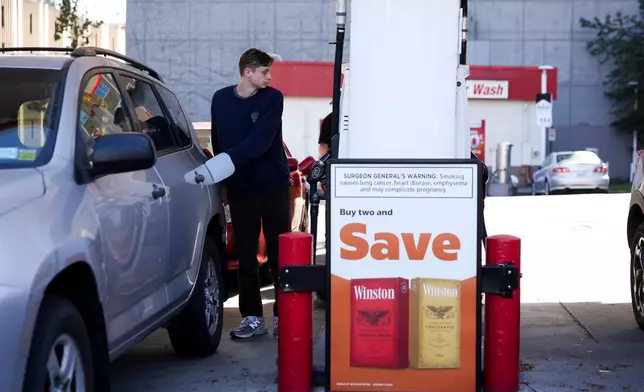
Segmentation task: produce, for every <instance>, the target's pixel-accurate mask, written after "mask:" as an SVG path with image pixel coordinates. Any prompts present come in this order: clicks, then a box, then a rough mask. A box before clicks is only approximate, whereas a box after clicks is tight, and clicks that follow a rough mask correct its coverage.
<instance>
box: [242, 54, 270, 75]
mask: <svg viewBox="0 0 644 392" xmlns="http://www.w3.org/2000/svg"><path fill="white" fill-rule="evenodd" d="M274 60H275V59H273V57H272V56H271V55H270V54H268V53H266V52H264V51H262V50H259V49H255V48H251V49H248V50H247V51H245V52H244V53H243V54H242V55H241V57H240V58H239V75H241V76H243V75H244V70H245V69H246V68H250V69H251V70H252V71H255V69H257V68H259V67H270V66H271V65H272V64H273V61H274Z"/></svg>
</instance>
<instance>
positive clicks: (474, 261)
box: [327, 160, 481, 392]
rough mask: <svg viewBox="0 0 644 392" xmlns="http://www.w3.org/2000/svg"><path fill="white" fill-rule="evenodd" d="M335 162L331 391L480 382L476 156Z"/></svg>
mask: <svg viewBox="0 0 644 392" xmlns="http://www.w3.org/2000/svg"><path fill="white" fill-rule="evenodd" d="M329 170H330V172H329V184H330V189H329V196H328V197H329V198H328V201H327V203H328V205H327V209H328V210H327V214H328V215H327V216H328V219H329V233H328V236H329V237H328V238H329V244H328V246H329V248H328V249H329V251H330V255H329V256H328V260H329V262H328V268H329V276H330V278H329V279H330V285H329V287H330V303H329V309H328V312H329V320H330V321H329V325H330V328H329V329H328V330H327V339H328V340H327V342H328V344H329V348H328V350H329V351H328V355H327V361H328V362H327V369H328V372H329V381H328V382H329V390H330V391H397V392H421V391H422V392H464V391H475V390H477V387H478V385H477V375H478V369H480V336H481V334H480V310H481V309H480V295H479V292H478V288H477V277H478V275H479V274H478V271H479V268H480V262H479V260H480V241H479V240H478V239H479V238H480V237H479V234H480V233H479V232H478V230H479V227H480V225H479V224H478V222H479V208H478V206H479V195H478V179H479V171H478V166H477V164H476V163H474V161H471V160H453V161H445V160H443V161H440V162H438V163H437V161H422V162H419V161H400V160H396V161H388V160H378V161H373V160H371V161H368V160H341V161H337V162H332V164H331V167H330V169H329Z"/></svg>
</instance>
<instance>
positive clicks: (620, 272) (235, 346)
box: [112, 194, 644, 392]
mask: <svg viewBox="0 0 644 392" xmlns="http://www.w3.org/2000/svg"><path fill="white" fill-rule="evenodd" d="M628 203H629V195H628V194H608V195H604V194H598V195H561V196H525V197H503V198H501V197H496V198H488V199H486V214H485V215H486V220H487V227H488V233H489V234H490V235H494V234H512V235H516V236H518V237H520V238H521V239H522V259H521V265H522V273H523V279H522V282H521V284H522V290H521V300H522V316H521V335H522V336H521V347H520V350H521V360H522V366H521V367H522V372H521V383H522V385H521V390H522V391H530V392H533V391H537V392H559V391H562V392H563V391H602V392H611V391H615V392H619V391H644V372H642V370H641V369H643V368H644V355H643V354H642V353H643V352H644V332H642V331H640V330H639V329H638V328H637V326H636V324H635V322H634V321H633V315H632V311H631V306H630V292H629V274H628V273H629V264H628V263H629V252H628V247H627V243H626V234H625V233H626V217H627V212H628ZM323 211H324V210H323V208H322V213H323ZM321 229H323V228H322V227H321ZM321 233H323V232H321ZM319 238H322V239H323V238H324V236H323V235H320V237H319ZM263 294H264V302H265V312H266V314H267V315H269V314H270V309H271V305H272V301H273V299H272V298H273V295H272V291H271V289H270V288H266V289H265V291H264V292H263ZM236 306H237V304H236V298H235V297H233V298H232V299H231V300H229V301H228V302H227V303H226V311H225V327H226V331H224V334H225V336H224V338H223V340H222V344H221V346H220V348H219V351H218V352H217V354H215V355H213V356H212V357H210V358H206V359H202V360H199V361H187V360H183V359H180V358H177V357H176V356H175V355H174V353H173V352H172V349H171V347H170V344H169V341H168V338H167V335H166V333H165V331H163V330H161V331H158V332H157V333H155V334H154V335H152V336H151V337H149V338H148V339H146V340H145V341H144V342H142V343H141V344H139V345H138V346H136V347H135V348H134V349H132V350H131V351H130V352H128V353H126V354H125V355H124V356H123V357H121V358H119V359H118V360H116V361H115V362H114V364H113V365H112V370H113V373H112V376H113V390H114V391H119V392H121V391H122V392H130V391H132V392H145V391H157V392H175V391H182V392H184V391H185V392H189V391H204V392H205V391H208V392H211V391H226V392H241V391H248V392H274V391H276V390H277V386H276V384H275V376H276V367H275V357H276V354H277V342H276V341H275V340H274V338H273V337H272V335H270V334H269V335H268V336H263V337H260V338H257V339H254V340H252V341H242V342H238V341H231V340H230V339H228V338H227V330H228V329H229V328H232V327H233V326H234V325H235V324H236V323H238V322H239V315H238V312H237V309H236ZM313 317H314V324H315V325H316V328H320V327H321V325H322V322H323V312H322V311H320V310H317V311H315V314H314V315H313ZM269 324H270V319H269Z"/></svg>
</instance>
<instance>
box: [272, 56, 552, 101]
mask: <svg viewBox="0 0 644 392" xmlns="http://www.w3.org/2000/svg"><path fill="white" fill-rule="evenodd" d="M272 70H273V72H272V73H273V81H272V83H271V84H272V86H273V87H275V88H277V89H279V90H280V91H282V93H283V94H284V95H285V96H287V97H288V96H290V97H320V98H330V97H331V95H332V91H333V63H328V62H296V61H279V62H276V63H274V64H273V68H272ZM470 70H471V74H470V76H469V78H468V79H469V80H501V81H508V82H509V92H508V96H509V99H511V100H519V101H532V100H535V99H536V97H537V94H538V93H539V92H540V90H541V71H540V70H539V68H538V67H514V66H477V65H474V66H471V67H470ZM548 90H549V91H550V92H551V93H552V94H553V98H554V99H556V98H557V69H556V68H555V69H553V70H551V71H548Z"/></svg>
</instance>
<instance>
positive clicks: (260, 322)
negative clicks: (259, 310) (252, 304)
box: [230, 316, 268, 339]
mask: <svg viewBox="0 0 644 392" xmlns="http://www.w3.org/2000/svg"><path fill="white" fill-rule="evenodd" d="M267 333H268V328H266V323H264V318H263V317H256V316H248V317H246V318H244V319H243V320H242V322H241V324H240V325H239V327H238V328H235V329H233V330H232V331H230V336H231V337H233V338H237V339H248V338H252V337H253V336H257V335H265V334H267Z"/></svg>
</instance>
